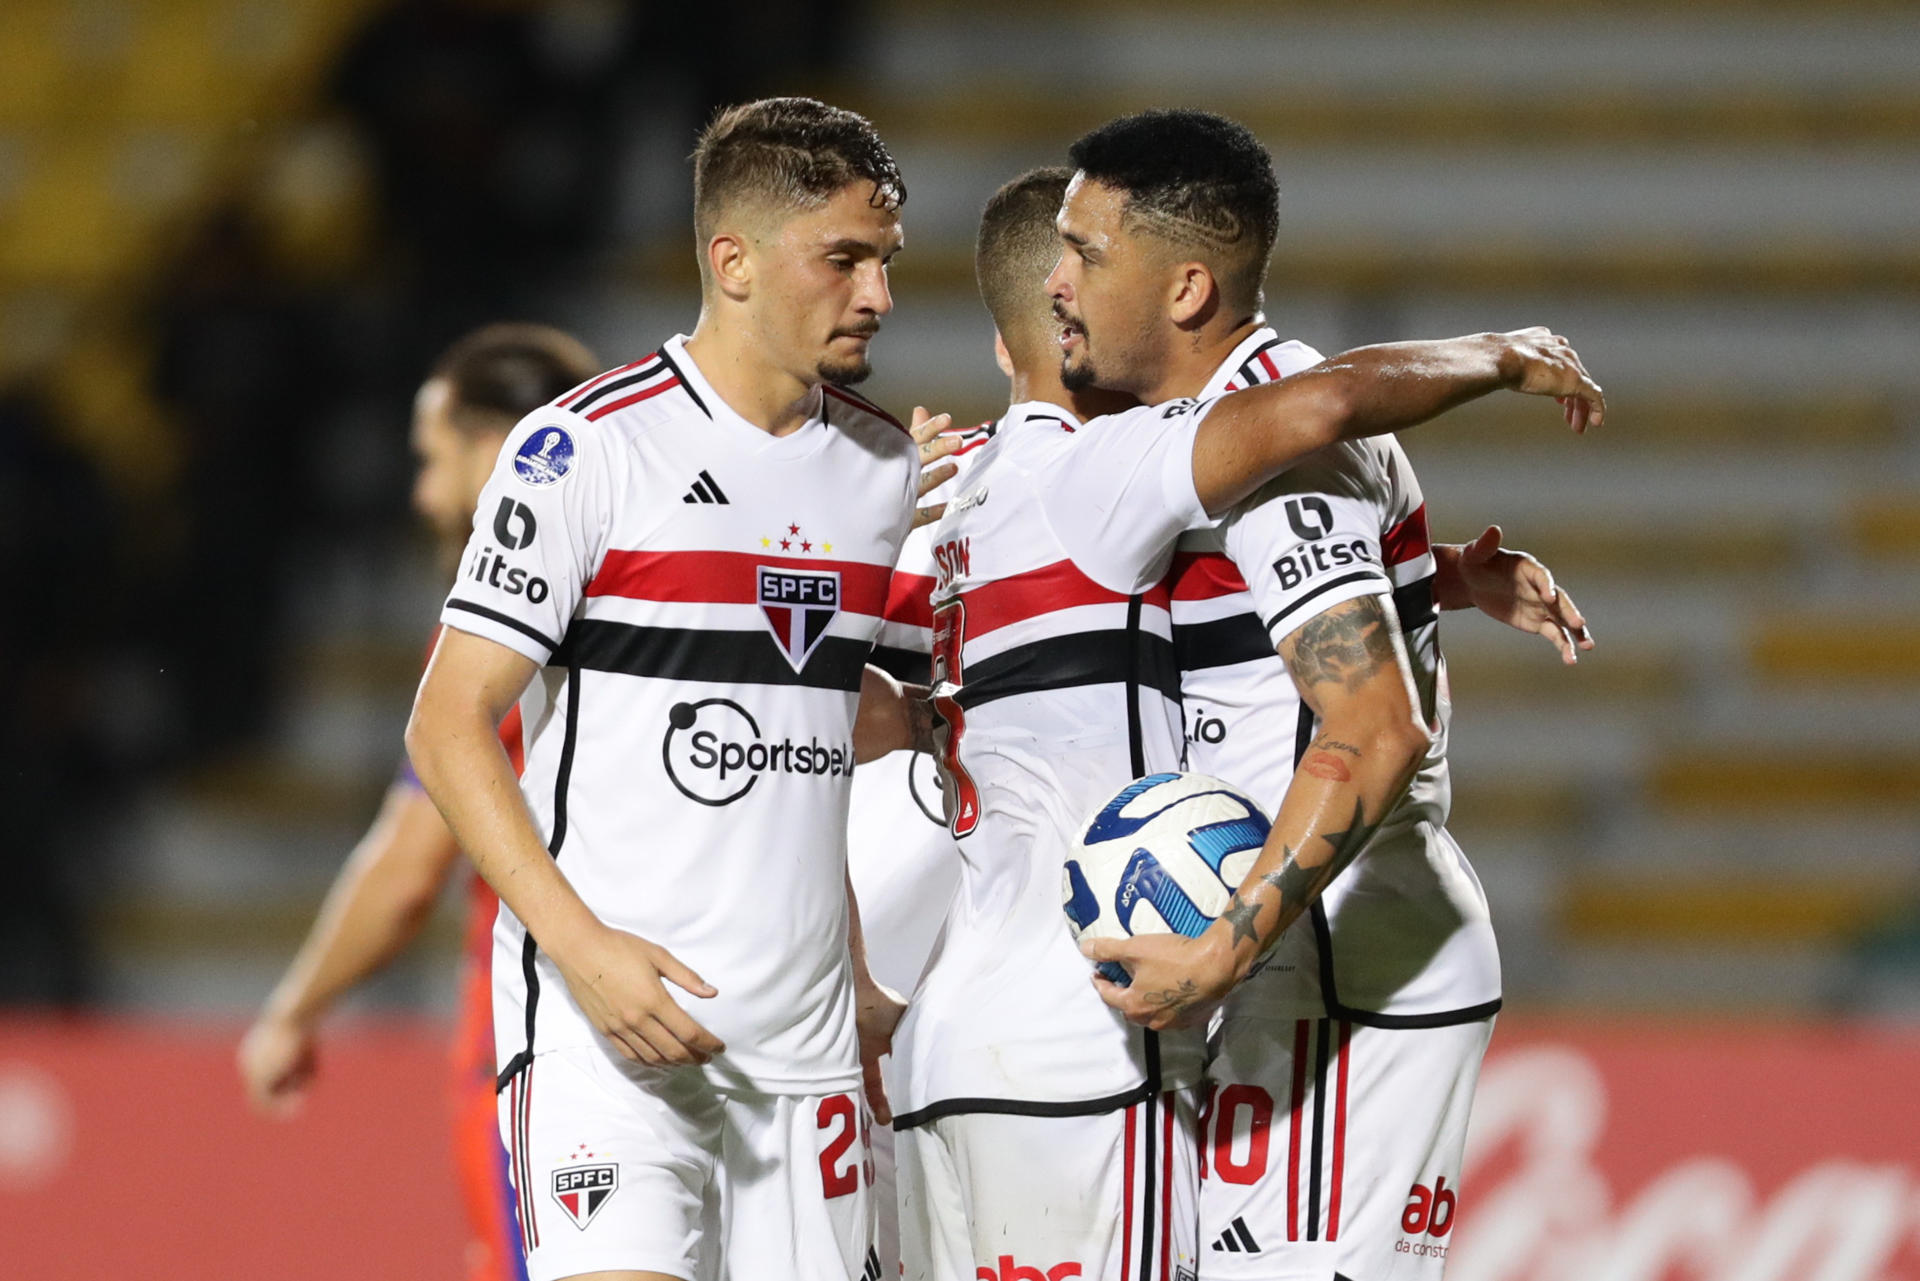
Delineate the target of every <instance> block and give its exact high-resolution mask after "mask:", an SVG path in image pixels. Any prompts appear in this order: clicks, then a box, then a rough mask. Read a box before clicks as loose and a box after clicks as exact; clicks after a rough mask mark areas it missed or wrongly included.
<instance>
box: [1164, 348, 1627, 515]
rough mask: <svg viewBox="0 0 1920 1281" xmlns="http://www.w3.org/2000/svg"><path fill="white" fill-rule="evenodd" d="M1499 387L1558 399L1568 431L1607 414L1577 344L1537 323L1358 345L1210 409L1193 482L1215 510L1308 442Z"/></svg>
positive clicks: (1435, 410)
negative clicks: (1513, 329) (1505, 329)
mask: <svg viewBox="0 0 1920 1281" xmlns="http://www.w3.org/2000/svg"><path fill="white" fill-rule="evenodd" d="M1501 390H1506V391H1515V392H1519V393H1521V394H1523V395H1529V396H1552V397H1554V398H1556V399H1558V400H1560V401H1561V402H1562V408H1563V410H1564V411H1565V415H1566V419H1567V422H1568V423H1569V424H1570V425H1571V426H1572V427H1573V429H1574V430H1575V431H1585V430H1586V429H1587V426H1588V424H1589V423H1592V424H1594V425H1596V426H1597V425H1598V424H1599V423H1600V422H1601V421H1602V419H1603V418H1604V416H1605V414H1606V400H1605V398H1604V396H1603V395H1602V394H1601V391H1600V387H1599V384H1597V383H1595V382H1594V381H1593V379H1592V378H1590V377H1588V375H1587V371H1586V369H1585V367H1584V366H1582V365H1581V363H1580V357H1579V354H1578V353H1576V352H1575V351H1574V350H1573V348H1572V347H1571V346H1570V345H1568V343H1567V340H1566V339H1564V338H1562V337H1560V336H1559V335H1557V334H1553V333H1550V332H1549V331H1547V330H1545V329H1522V330H1518V331H1516V332H1514V333H1508V334H1475V335H1472V336H1469V337H1464V338H1444V339H1439V340H1437V341H1432V342H1402V343H1385V344H1382V345H1380V346H1375V347H1359V348H1355V349H1354V350H1352V351H1349V352H1344V353H1342V354H1340V355H1338V356H1333V357H1330V358H1329V359H1327V360H1325V361H1322V362H1321V363H1320V364H1318V365H1315V366H1314V367H1313V368H1311V369H1307V370H1303V371H1301V372H1300V373H1297V374H1294V375H1293V376H1292V377H1289V378H1283V379H1281V380H1280V381H1279V382H1273V383H1267V384H1265V385H1264V386H1260V387H1249V388H1248V389H1247V390H1245V391H1240V392H1235V393H1234V394H1233V395H1231V396H1227V397H1224V398H1223V399H1221V401H1220V402H1219V403H1218V404H1217V405H1215V406H1214V407H1213V408H1212V409H1210V410H1208V411H1207V416H1206V417H1205V418H1204V419H1202V420H1201V422H1200V426H1199V431H1198V433H1197V435H1196V436H1195V437H1194V442H1193V480H1194V488H1195V490H1196V492H1197V493H1198V494H1199V496H1200V501H1201V503H1202V505H1204V506H1205V508H1206V509H1207V512H1208V513H1209V514H1210V515H1214V516H1218V515H1220V514H1221V513H1223V512H1225V511H1226V510H1227V509H1228V508H1230V507H1232V506H1233V505H1234V504H1235V503H1237V502H1239V501H1240V500H1241V499H1242V498H1245V497H1246V496H1247V495H1248V494H1250V493H1252V492H1253V491H1254V490H1256V489H1258V488H1259V487H1260V486H1261V485H1262V484H1264V483H1266V482H1267V481H1268V480H1269V479H1271V478H1272V477H1274V476H1276V475H1278V474H1279V473H1280V472H1282V471H1284V470H1286V468H1287V467H1288V466H1289V465H1290V464H1292V463H1294V462H1296V461H1298V460H1299V459H1301V458H1304V457H1305V456H1306V455H1308V454H1310V453H1312V452H1313V451H1314V450H1316V449H1321V448H1324V447H1325V446H1327V445H1331V444H1333V443H1334V442H1336V441H1341V440H1352V439H1354V438H1356V437H1360V436H1379V435H1383V434H1385V433H1387V432H1393V431H1400V430H1402V429H1404V428H1407V427H1413V426H1416V425H1418V424H1420V423H1423V422H1426V421H1427V420H1428V419H1429V418H1433V417H1436V416H1438V415H1440V414H1443V413H1445V412H1446V411H1447V410H1449V409H1452V408H1454V407H1456V406H1458V405H1464V404H1466V403H1467V402H1468V401H1470V400H1477V399H1479V398H1480V397H1482V396H1485V395H1489V394H1490V393H1492V392H1496V391H1501Z"/></svg>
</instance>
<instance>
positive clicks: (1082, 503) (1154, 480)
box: [1041, 396, 1219, 594]
mask: <svg viewBox="0 0 1920 1281" xmlns="http://www.w3.org/2000/svg"><path fill="white" fill-rule="evenodd" d="M1218 400H1219V397H1217V396H1215V397H1210V398H1208V399H1205V400H1174V401H1168V402H1167V403H1166V404H1163V405H1145V406H1142V407H1140V408H1138V409H1130V410H1127V411H1126V412H1125V413H1119V414H1107V415H1103V416H1102V417H1099V418H1095V419H1093V420H1091V421H1090V422H1088V423H1087V424H1086V425H1085V426H1083V427H1081V428H1080V429H1079V430H1078V431H1076V432H1075V433H1074V434H1073V435H1072V436H1071V437H1068V438H1066V439H1065V440H1063V441H1062V442H1061V445H1060V447H1059V454H1058V458H1057V462H1056V463H1055V464H1054V466H1053V467H1052V468H1050V474H1049V475H1048V476H1046V477H1045V478H1044V479H1043V484H1042V488H1041V492H1042V493H1043V494H1044V495H1045V496H1046V504H1047V520H1048V523H1049V524H1050V525H1051V526H1052V527H1053V532H1054V534H1055V536H1056V537H1058V538H1059V539H1060V541H1061V543H1062V544H1063V545H1065V547H1066V548H1067V551H1068V552H1069V554H1071V555H1072V557H1073V559H1074V563H1075V564H1077V565H1079V566H1080V568H1081V569H1082V570H1084V571H1085V572H1086V573H1087V574H1088V575H1089V576H1090V577H1091V578H1093V580H1094V581H1095V582H1097V583H1099V584H1100V585H1101V586H1103V587H1107V588H1110V589H1112V590H1114V591H1124V592H1126V593H1128V594H1132V593H1133V592H1137V591H1143V590H1145V589H1146V588H1147V587H1150V586H1152V585H1153V584H1154V583H1156V582H1158V581H1159V580H1160V578H1161V577H1162V576H1163V575H1164V574H1165V572H1166V568H1167V562H1168V558H1169V557H1170V556H1171V554H1172V550H1173V543H1174V540H1175V539H1177V538H1178V537H1179V536H1180V535H1181V534H1182V533H1183V532H1185V531H1186V530H1187V529H1190V528H1193V527H1195V526H1198V525H1205V524H1207V523H1209V522H1208V519H1207V512H1206V508H1205V507H1204V506H1203V505H1202V504H1201V502H1200V495H1199V493H1198V492H1197V491H1196V490H1195V489H1194V484H1193V438H1194V434H1195V433H1196V432H1197V431H1198V430H1199V428H1200V421H1201V419H1203V418H1205V417H1206V415H1207V411H1208V410H1210V409H1212V408H1213V406H1214V404H1215V402H1216V401H1218Z"/></svg>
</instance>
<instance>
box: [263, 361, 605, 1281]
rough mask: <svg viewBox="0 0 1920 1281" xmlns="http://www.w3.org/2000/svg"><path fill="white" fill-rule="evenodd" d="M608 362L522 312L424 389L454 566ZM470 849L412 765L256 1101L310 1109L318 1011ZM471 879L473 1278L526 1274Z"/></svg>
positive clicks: (467, 971) (439, 507)
mask: <svg viewBox="0 0 1920 1281" xmlns="http://www.w3.org/2000/svg"><path fill="white" fill-rule="evenodd" d="M598 367H599V366H598V365H597V364H596V363H595V361H594V358H593V354H592V353H591V352H589V351H588V350H587V349H586V347H585V346H584V345H582V344H581V343H580V342H578V341H577V340H575V339H573V338H571V337H569V336H568V335H566V334H564V333H561V332H560V331H559V330H556V329H549V328H546V327H544V326H540V325H510V324H502V325H489V326H487V327H485V328H483V329H479V330H476V331H474V332H473V333H471V334H468V335H467V336H466V337H464V338H462V339H461V340H460V341H459V342H457V343H455V344H454V345H453V346H452V347H451V348H449V349H448V350H447V352H446V354H445V355H443V356H442V357H441V358H440V360H439V361H438V362H437V363H436V364H435V365H434V367H433V371H432V373H431V374H429V375H428V377H427V380H426V382H425V383H423V384H422V385H421V387H420V391H419V394H418V395H417V396H416V397H415V398H414V405H413V431H412V437H413V452H414V457H415V458H416V460H417V462H418V466H419V471H418V473H417V474H416V476H415V478H414V485H413V505H414V510H415V511H416V512H417V513H418V514H419V516H420V518H421V519H422V520H423V521H424V522H425V523H426V524H427V526H428V527H429V528H430V529H431V530H432V532H433V535H434V538H435V541H436V542H437V543H438V545H439V549H440V560H441V563H442V566H443V567H444V569H445V570H446V573H447V576H448V577H449V578H451V577H452V576H453V573H454V571H455V569H456V568H457V566H458V564H459V558H460V551H461V548H462V547H463V546H464V545H465V543H466V538H467V532H468V530H469V529H470V528H471V527H472V524H473V511H474V505H475V503H476V502H478V500H479V497H480V487H481V486H482V485H483V484H485V483H486V479H487V476H488V474H489V473H491V472H492V470H493V462H494V458H495V457H496V456H497V455H498V454H499V452H500V446H501V443H502V442H503V441H505V440H506V438H507V432H508V431H509V430H511V429H512V427H513V425H514V423H516V422H518V421H519V420H520V418H521V417H522V416H523V415H524V414H526V413H528V412H530V411H531V410H533V409H536V408H538V407H539V406H541V405H543V404H545V403H547V402H548V401H550V400H552V399H553V398H554V397H555V396H558V395H559V394H560V393H561V392H563V391H565V390H566V389H567V388H569V387H572V386H575V385H576V384H578V383H579V382H580V381H581V380H583V379H585V378H588V377H591V376H592V374H593V372H594V370H596V369H597V368H598ZM500 741H501V744H502V746H503V747H504V748H505V749H506V751H507V753H508V755H509V757H510V758H511V759H512V760H513V761H514V762H515V768H518V762H519V758H520V718H519V715H518V713H517V712H511V711H510V712H509V713H508V714H507V716H506V718H505V719H504V720H503V721H502V722H501V725H500ZM459 860H460V849H459V846H457V845H456V844H455V843H454V840H453V836H452V834H451V833H449V832H448V831H447V825H446V823H445V822H444V821H442V819H441V817H440V813H439V811H438V810H436V809H435V808H434V806H433V802H432V801H430V800H428V799H427V796H426V793H424V792H423V791H421V790H420V783H419V780H418V779H417V778H416V777H415V776H414V774H413V771H412V770H411V769H410V768H408V767H405V766H403V767H402V768H401V771H400V777H399V778H398V779H396V780H395V781H394V783H393V786H392V787H390V788H388V789H387V796H386V800H385V802H384V803H383V804H382V805H381V807H380V813H379V816H378V817H377V818H376V819H375V820H374V823H373V826H372V827H371V828H369V829H368V831H367V834H366V835H365V836H364V837H363V838H362V839H361V841H360V844H359V845H358V847H356V848H355V850H354V852H353V855H352V857H351V858H349V859H348V860H347V863H346V866H345V867H343V868H342V869H341V871H340V875H339V876H338V878H336V879H335V881H334V884H333V888H332V890H331V891H329V893H328V895H327V900H326V904H325V906H323V907H322V908H321V911H320V915H319V917H318V918H317V919H316V920H315V921H314V923H313V927H312V929H311V930H310V931H309V932H308V934H307V938H306V941H305V942H304V943H303V944H302V945H301V948H300V951H299V953H298V954H297V955H296V956H295V957H294V960H293V963H292V965H290V966H289V967H288V969H287V972H286V975H285V976H284V977H283V978H282V979H281V980H280V982H279V984H278V985H277V986H276V987H275V988H274V990H273V994H272V995H271V996H270V997H269V998H268V999H267V1002H266V1005H265V1007H264V1008H263V1009H262V1010H261V1012H260V1016H259V1018H258V1019H256V1020H255V1021H254V1024H253V1026H252V1027H251V1028H249V1029H248V1031H247V1034H246V1036H245V1038H244V1039H243V1040H242V1041H241V1043H240V1049H239V1053H238V1060H239V1068H240V1076H241V1080H242V1082H243V1083H244V1085H245V1087H246V1090H247V1094H248V1097H249V1098H251V1099H252V1100H253V1102H254V1104H255V1106H256V1107H258V1108H260V1109H261V1110H262V1111H263V1112H266V1113H268V1114H270V1115H277V1116H285V1115H290V1114H291V1113H292V1112H293V1111H294V1110H295V1109H296V1108H297V1107H298V1106H299V1103H300V1101H301V1100H302V1099H303V1098H304V1096H305V1094H306V1092H307V1090H308V1089H309V1088H310V1087H311V1085H312V1083H313V1077H314V1073H315V1071H316V1069H317V1066H318V1063H319V1051H318V1035H319V1025H320V1021H321V1020H322V1019H323V1018H324V1017H325V1016H326V1013H327V1011H328V1010H330V1009H331V1008H332V1007H333V1005H334V1003H335V1002H337V1001H338V1000H339V999H340V998H341V997H342V996H344V995H345V994H346V993H347V992H348V991H350V990H352V989H353V988H354V987H356V986H358V985H359V984H360V983H362V982H364V981H365V980H366V979H368V978H370V977H371V976H372V975H374V974H375V973H377V972H378V971H379V970H381V969H382V968H384V967H385V966H386V965H387V963H388V962H389V961H391V960H392V959H393V958H394V957H395V956H397V955H398V954H399V952H400V951H401V949H403V948H404V947H406V946H407V944H409V943H410V942H412V941H413V939H414V938H415V936H416V935H418V934H419V932H420V929H421V927H422V926H423V925H424V924H425V923H426V921H427V918H428V916H429V915H430V914H431V912H432V910H433V905H434V903H435V901H436V900H437V899H438V898H439V896H440V892H441V890H442V889H443V888H444V887H445V886H446V883H447V880H448V878H449V877H451V876H452V875H453V871H454V868H455V866H456V865H457V864H458V862H459ZM468 883H469V892H468V907H467V928H466V943H465V948H464V950H463V957H462V966H461V976H460V1007H459V1013H458V1017H457V1019H456V1023H455V1028H456V1031H455V1037H454V1043H453V1056H452V1058H453V1102H454V1120H455V1128H454V1138H455V1155H456V1164H457V1167H458V1171H459V1175H460V1191H461V1200H462V1204H463V1206H464V1208H465V1210H466V1216H467V1230H468V1245H467V1275H468V1277H469V1278H471V1281H510V1279H512V1278H523V1277H524V1276H525V1275H526V1273H525V1270H524V1268H523V1265H522V1262H521V1257H520V1243H519V1233H518V1230H517V1229H516V1228H515V1227H514V1223H513V1206H512V1199H511V1198H512V1193H511V1191H510V1189H509V1188H508V1186H507V1162H506V1152H505V1150H504V1149H503V1148H502V1147H501V1145H500V1128H499V1122H498V1120H497V1117H496V1113H495V1106H494V1088H493V1086H494V1068H493V1007H492V991H491V988H490V985H489V969H490V966H489V964H488V961H489V957H490V956H491V954H492V940H493V918H494V912H495V908H496V900H495V898H494V896H493V891H492V890H490V889H489V888H487V885H486V883H485V882H484V881H482V880H480V878H479V877H477V876H472V875H469V876H468Z"/></svg>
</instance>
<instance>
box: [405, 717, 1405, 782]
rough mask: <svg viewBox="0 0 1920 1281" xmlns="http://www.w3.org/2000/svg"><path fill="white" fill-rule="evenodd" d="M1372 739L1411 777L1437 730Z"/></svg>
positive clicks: (1381, 732)
mask: <svg viewBox="0 0 1920 1281" xmlns="http://www.w3.org/2000/svg"><path fill="white" fill-rule="evenodd" d="M1370 738H1371V742H1372V745H1373V750H1374V752H1375V753H1376V759H1379V760H1382V761H1386V762H1390V763H1391V764H1392V765H1393V766H1394V768H1395V772H1396V773H1399V774H1401V775H1402V776H1404V777H1407V778H1411V777H1412V776H1413V775H1414V773H1415V772H1416V771H1417V770H1418V769H1419V768H1420V762H1421V761H1423V760H1425V759H1426V758H1427V753H1428V752H1430V751H1432V750H1433V731H1432V730H1430V729H1428V728H1427V727H1426V726H1425V725H1423V724H1421V723H1420V722H1419V721H1418V720H1416V719H1415V718H1414V717H1412V716H1407V717H1396V718H1395V719H1393V720H1391V721H1388V722H1386V723H1384V724H1381V725H1377V726H1375V727H1374V730H1373V733H1372V735H1371V736H1370ZM415 768H416V769H417V768H418V766H416V767H415Z"/></svg>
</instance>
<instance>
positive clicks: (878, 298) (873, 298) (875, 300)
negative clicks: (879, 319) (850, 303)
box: [854, 268, 893, 316]
mask: <svg viewBox="0 0 1920 1281" xmlns="http://www.w3.org/2000/svg"><path fill="white" fill-rule="evenodd" d="M854 305H855V306H856V307H858V308H859V309H860V310H861V311H863V312H871V313H872V314H873V315H876V316H884V315H886V314H887V313H888V312H890V311H892V310H893V288H892V286H890V285H889V284H888V283H887V273H886V270H885V269H884V268H879V269H876V270H874V271H872V272H870V273H867V274H866V276H865V280H864V282H863V286H862V288H861V290H860V296H859V297H858V298H856V299H855V300H854Z"/></svg>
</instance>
